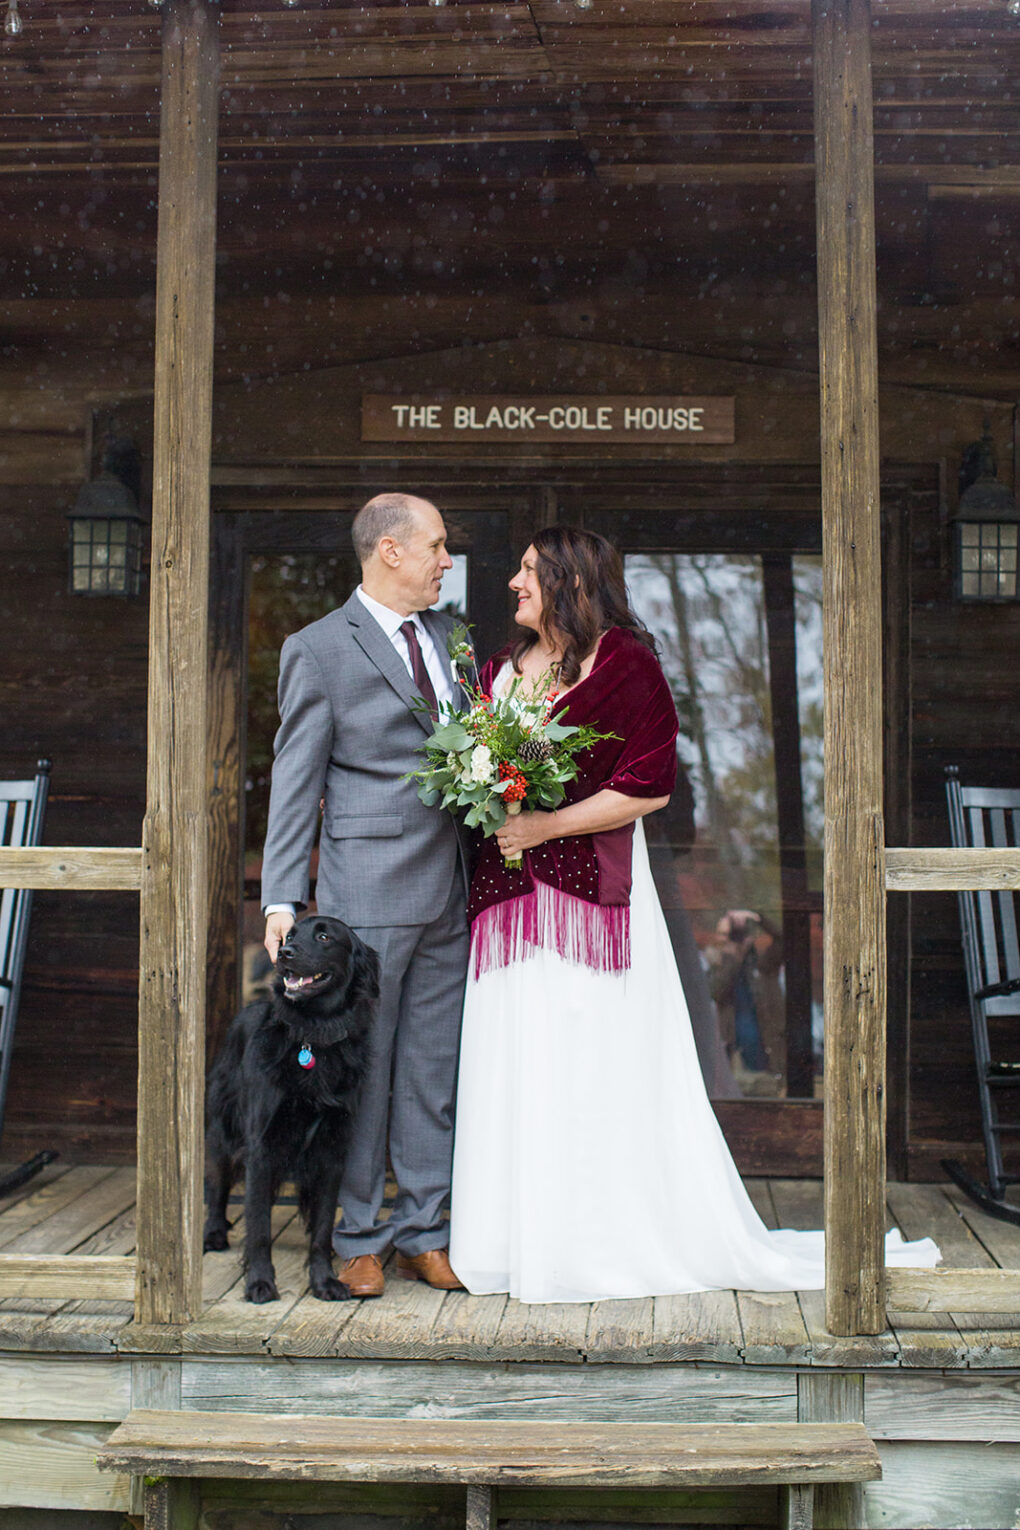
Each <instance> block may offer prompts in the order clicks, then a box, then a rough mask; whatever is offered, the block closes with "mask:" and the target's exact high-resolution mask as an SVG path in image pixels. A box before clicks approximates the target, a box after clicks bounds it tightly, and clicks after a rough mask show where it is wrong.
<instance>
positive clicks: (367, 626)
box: [343, 593, 432, 735]
mask: <svg viewBox="0 0 1020 1530" xmlns="http://www.w3.org/2000/svg"><path fill="white" fill-rule="evenodd" d="M343 615H344V616H345V617H346V618H347V622H348V624H349V627H350V632H351V636H352V637H353V639H354V641H355V642H356V643H357V645H358V647H359V648H360V649H361V651H362V652H363V653H364V655H365V657H366V658H367V659H369V660H370V661H371V662H372V663H373V664H374V665H375V667H376V669H377V670H378V671H379V673H380V674H381V675H382V677H383V679H384V680H385V681H386V682H387V684H388V685H390V686H391V687H392V688H393V690H394V691H396V693H397V695H398V696H399V697H400V699H401V701H402V702H403V703H404V704H405V706H406V707H407V709H408V711H410V712H413V713H414V716H415V717H416V718H417V719H418V721H419V722H420V723H421V726H422V731H423V732H424V733H425V734H426V735H429V734H431V732H432V719H431V717H430V716H429V714H428V712H424V711H420V710H418V709H417V708H416V706H415V703H416V702H420V700H421V697H420V696H419V695H418V692H417V691H416V690H415V688H414V681H413V680H412V679H411V676H410V675H409V674H408V673H407V668H406V666H405V664H404V661H403V660H402V659H401V657H400V655H399V654H398V653H397V650H396V649H395V648H394V646H393V644H392V643H391V642H390V640H389V638H388V637H387V636H386V634H385V632H384V631H383V630H382V628H381V627H380V625H379V623H378V622H377V621H376V619H375V617H374V616H373V615H372V614H371V612H370V611H367V610H366V609H365V607H364V606H363V605H362V604H361V601H360V600H359V599H358V596H357V593H355V594H354V595H352V596H351V598H350V599H349V600H348V601H347V603H346V605H345V606H344V607H343Z"/></svg>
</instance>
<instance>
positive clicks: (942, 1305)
mask: <svg viewBox="0 0 1020 1530" xmlns="http://www.w3.org/2000/svg"><path fill="white" fill-rule="evenodd" d="M886 1281H887V1283H888V1310H889V1311H890V1312H1008V1313H1010V1315H1013V1314H1015V1313H1016V1312H1017V1310H1018V1309H1020V1270H989V1269H978V1270H911V1269H900V1270H887V1271H886Z"/></svg>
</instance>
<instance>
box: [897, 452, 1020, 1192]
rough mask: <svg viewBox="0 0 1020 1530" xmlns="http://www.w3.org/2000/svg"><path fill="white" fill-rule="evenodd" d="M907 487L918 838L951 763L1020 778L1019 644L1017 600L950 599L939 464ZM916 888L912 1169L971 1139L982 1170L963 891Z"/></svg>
mask: <svg viewBox="0 0 1020 1530" xmlns="http://www.w3.org/2000/svg"><path fill="white" fill-rule="evenodd" d="M955 466H956V465H955V464H951V468H952V471H953V472H954V473H955ZM906 493H907V498H908V504H909V512H908V513H909V517H910V535H909V540H910V545H911V548H912V557H911V629H912V643H911V655H912V676H911V681H912V692H913V696H912V711H911V727H912V743H913V770H912V784H913V826H912V834H913V839H912V843H913V844H915V845H946V844H948V842H949V824H948V818H947V814H946V800H945V787H944V776H943V772H944V768H945V766H946V765H959V767H960V772H961V776H962V778H963V779H964V780H965V781H971V782H972V783H973V784H974V785H981V786H1008V787H1014V788H1015V787H1017V786H1020V764H1018V761H1017V739H1016V675H1015V660H1014V658H1013V657H1011V656H1014V655H1015V654H1016V653H1017V649H1018V644H1020V608H1018V607H1015V606H989V607H987V608H984V609H982V608H980V607H975V606H962V605H957V604H954V603H953V602H952V600H951V599H950V587H951V572H950V567H949V561H948V548H949V544H948V537H947V535H946V534H945V524H944V516H945V510H944V506H941V504H940V502H941V501H942V500H943V498H944V490H943V487H942V485H941V484H940V482H939V478H938V475H937V473H936V472H935V471H934V470H933V471H932V474H931V477H930V481H929V483H928V484H927V485H924V484H922V483H915V484H913V485H912V486H911V487H910V488H908V489H907V491H906ZM900 896H902V895H900ZM910 896H911V898H912V900H913V902H912V937H913V938H912V956H913V962H912V972H911V1045H910V1070H909V1072H910V1142H909V1148H908V1167H909V1172H910V1175H911V1177H912V1178H937V1177H938V1176H939V1168H938V1163H939V1159H940V1158H942V1157H944V1156H946V1145H947V1144H950V1145H953V1144H960V1145H963V1149H964V1151H963V1156H964V1157H969V1158H970V1160H971V1162H972V1164H973V1165H974V1166H975V1167H976V1168H981V1169H982V1172H983V1163H984V1159H983V1153H982V1150H981V1148H980V1146H978V1145H977V1138H976V1132H977V1122H978V1101H977V1089H976V1085H975V1081H974V1079H975V1075H974V1066H973V1054H972V1052H971V1043H970V1022H969V1018H968V1012H967V995H966V986H965V983H964V976H963V963H962V958H961V954H960V924H959V918H958V915H957V907H956V897H955V894H953V893H913V894H911V895H910ZM954 1151H955V1147H954ZM1015 1151H1016V1150H1015V1149H1014V1154H1015Z"/></svg>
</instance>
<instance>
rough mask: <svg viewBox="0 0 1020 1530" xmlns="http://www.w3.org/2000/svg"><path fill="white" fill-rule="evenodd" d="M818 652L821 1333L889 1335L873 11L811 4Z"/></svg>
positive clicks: (851, 1) (835, 2) (850, 2)
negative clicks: (821, 689)
mask: <svg viewBox="0 0 1020 1530" xmlns="http://www.w3.org/2000/svg"><path fill="white" fill-rule="evenodd" d="M812 21H813V30H814V71H815V78H814V87H815V197H816V215H817V240H818V344H819V383H820V392H821V443H822V526H823V532H822V553H823V563H824V570H825V572H824V616H823V621H824V627H823V631H824V645H825V660H824V672H825V957H824V960H825V980H824V981H825V989H824V992H825V1226H826V1233H827V1237H826V1269H825V1289H826V1304H825V1306H826V1324H827V1326H828V1328H829V1330H830V1331H831V1332H832V1333H836V1334H853V1333H877V1332H879V1331H880V1330H881V1329H882V1328H884V1326H885V1313H884V1301H883V1285H884V1274H883V1271H884V1247H883V1235H884V1215H885V1213H884V1201H885V1107H884V1100H883V1085H884V1075H885V994H886V972H885V885H884V882H885V876H884V853H885V852H884V847H885V834H884V829H883V821H882V562H881V540H880V521H879V455H878V360H877V340H876V333H875V209H874V159H873V140H872V100H871V57H870V37H871V10H870V4H869V0H813V4H812Z"/></svg>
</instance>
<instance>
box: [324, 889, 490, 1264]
mask: <svg viewBox="0 0 1020 1530" xmlns="http://www.w3.org/2000/svg"><path fill="white" fill-rule="evenodd" d="M357 932H358V934H359V935H360V936H361V937H362V939H363V940H365V941H367V943H368V944H369V945H370V946H374V947H375V949H376V950H377V951H378V953H379V965H380V976H381V988H382V991H381V1002H380V1006H379V1018H378V1022H377V1024H376V1027H375V1032H374V1044H373V1051H372V1059H371V1063H370V1066H369V1073H368V1078H367V1079H366V1083H365V1091H364V1094H363V1095H362V1098H361V1104H360V1106H359V1110H358V1116H357V1120H356V1123H355V1129H354V1133H353V1138H352V1142H351V1148H350V1152H349V1154H348V1158H347V1165H346V1168H345V1171H344V1179H343V1184H342V1185H341V1187H340V1204H341V1207H342V1208H343V1217H342V1219H341V1221H340V1225H339V1226H338V1227H337V1229H336V1231H335V1233H334V1234H333V1245H334V1247H335V1249H336V1251H337V1253H338V1254H339V1255H340V1257H341V1258H342V1259H352V1258H355V1257H356V1256H357V1255H359V1254H378V1255H380V1256H381V1255H382V1254H383V1253H385V1251H386V1250H387V1249H388V1248H389V1247H390V1245H391V1244H392V1245H395V1246H396V1247H397V1248H398V1249H400V1250H401V1252H402V1253H406V1254H421V1253H424V1252H425V1251H426V1250H427V1249H435V1248H445V1247H446V1245H447V1244H448V1243H449V1231H448V1226H447V1222H446V1220H445V1215H444V1214H445V1212H446V1210H447V1207H448V1205H449V1198H450V1176H451V1171H452V1163H453V1117H454V1102H455V1095H456V1088H457V1060H458V1053H459V1048H460V1022H461V1010H462V1008H463V1001H464V977H465V972H466V970H467V953H468V928H467V917H466V913H465V900H464V886H463V882H462V880H461V878H460V876H459V875H457V876H455V877H454V878H453V884H452V886H451V890H450V896H449V898H448V900H447V903H446V907H445V908H444V909H443V911H442V912H441V914H440V915H439V917H438V918H436V919H434V920H432V922H431V923H429V924H412V925H396V926H379V925H376V926H372V925H359V926H358V927H357ZM387 1120H389V1149H390V1157H391V1159H392V1163H393V1171H394V1174H395V1176H396V1180H397V1184H398V1186H399V1190H398V1193H397V1199H396V1201H395V1203H394V1205H393V1209H392V1211H391V1213H390V1217H389V1220H388V1221H383V1222H380V1221H379V1212H380V1209H381V1207H382V1202H383V1194H384V1190H385V1181H386V1126H387Z"/></svg>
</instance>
